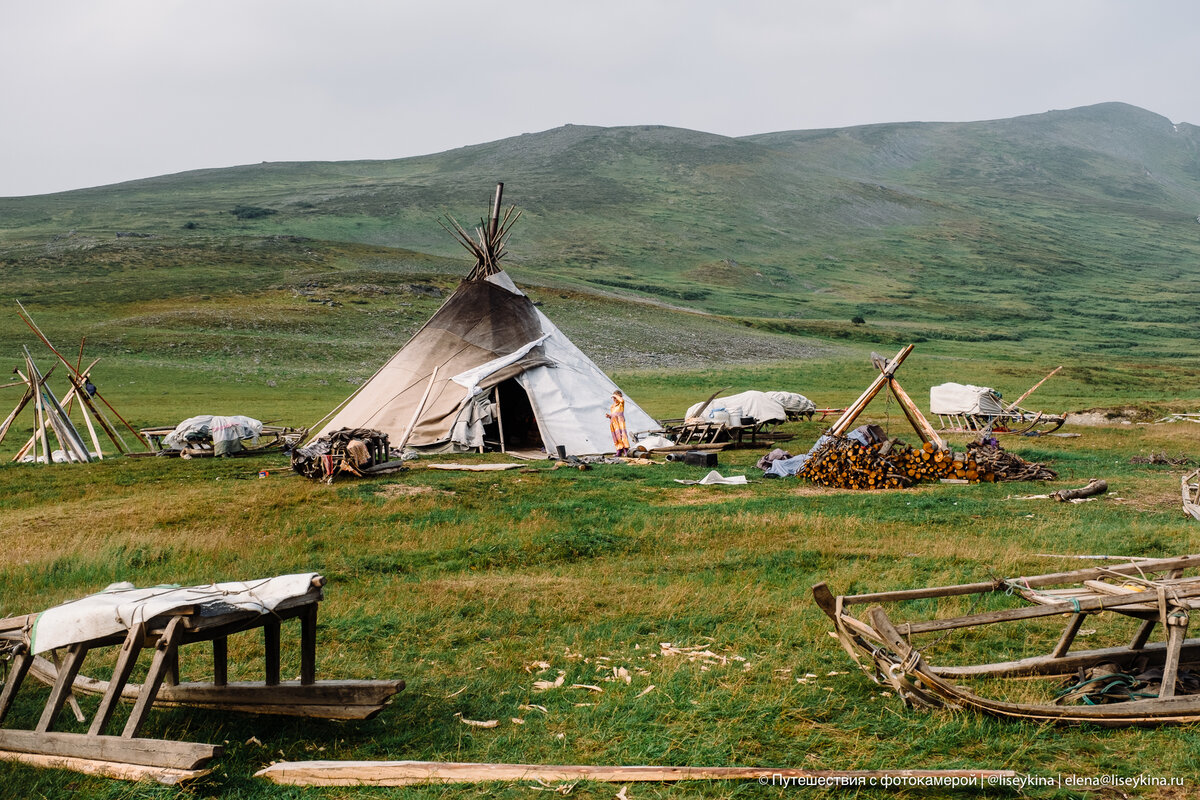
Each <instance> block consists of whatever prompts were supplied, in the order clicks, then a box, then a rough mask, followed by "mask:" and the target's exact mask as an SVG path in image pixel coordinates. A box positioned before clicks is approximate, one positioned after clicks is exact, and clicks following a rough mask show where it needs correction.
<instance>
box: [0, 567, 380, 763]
mask: <svg viewBox="0 0 1200 800" xmlns="http://www.w3.org/2000/svg"><path fill="white" fill-rule="evenodd" d="M324 582H325V580H324V578H322V577H321V576H320V575H317V574H315V573H308V574H301V575H284V576H279V577H275V578H267V579H265V580H259V581H248V582H244V583H243V582H236V583H220V584H210V585H208V586H193V587H174V586H165V587H164V586H160V587H154V588H151V589H132V588H131V589H116V590H110V591H105V592H100V593H99V594H96V595H92V596H90V597H86V598H83V599H82V600H77V601H75V602H72V603H67V604H65V605H62V606H57V607H55V608H52V609H49V610H47V611H44V612H42V613H40V614H28V615H25V616H20V617H12V618H9V619H5V620H0V655H3V656H4V657H5V658H7V659H8V660H9V661H10V662H11V663H10V664H9V665H8V669H7V671H6V673H7V680H6V681H5V683H4V688H3V691H2V692H0V725H3V723H4V720H5V718H6V717H7V716H9V712H10V711H12V709H13V707H14V700H15V699H16V697H17V694H18V692H20V691H21V690H22V689H23V688H27V684H29V683H30V681H28V680H27V679H28V678H33V679H35V680H36V681H40V682H42V683H45V684H47V685H49V686H50V687H51V689H50V694H49V697H48V698H47V699H46V701H45V706H44V708H43V710H42V713H41V716H40V718H39V719H38V721H37V723H36V724H34V725H33V727H32V729H16V728H14V727H0V759H4V760H16V761H24V762H26V763H32V764H35V765H39V766H53V767H63V768H67V769H76V770H79V771H83V772H89V773H93V774H99V775H105V776H109V777H117V778H146V777H149V778H153V779H156V780H159V781H161V782H166V783H176V782H179V781H182V780H187V779H190V778H193V777H196V776H198V775H202V774H204V773H205V772H207V770H206V769H205V765H206V764H207V762H208V761H210V760H211V759H212V758H214V757H216V756H218V755H220V754H221V752H222V750H223V748H222V747H221V746H220V745H214V744H202V743H193V742H180V741H171V740H163V739H153V738H144V737H142V736H141V733H142V729H143V727H144V726H145V724H146V721H147V719H148V715H149V712H150V709H151V708H152V707H155V706H158V707H164V706H189V707H194V708H202V709H209V710H221V711H238V712H247V713H255V714H274V715H286V716H299V717H311V718H319V719H334V720H350V719H366V718H369V717H371V716H373V715H375V714H377V713H378V712H379V711H380V710H381V709H382V708H383V707H384V706H385V705H386V704H387V703H388V702H389V701H390V699H391V697H392V696H393V695H395V694H396V693H397V692H399V691H400V690H401V689H403V688H404V681H400V680H383V681H360V680H353V681H318V680H317V679H316V626H317V603H318V602H319V601H320V600H321V587H322V586H323V585H324ZM289 620H298V622H299V627H300V665H299V680H296V681H282V680H280V673H281V666H280V632H281V625H282V623H284V622H286V621H289ZM257 629H261V630H262V635H263V643H264V667H263V673H264V679H263V680H262V681H237V682H231V681H229V680H228V676H229V657H228V644H227V642H228V638H229V636H231V635H233V634H237V633H242V632H246V631H252V630H257ZM198 643H209V644H210V646H211V654H212V656H211V662H209V661H208V660H207V659H206V660H205V663H206V664H207V663H211V670H212V677H211V679H206V680H198V681H189V682H182V681H181V680H180V677H181V674H182V671H183V670H182V669H181V660H180V651H181V649H182V648H184V647H185V646H187V645H192V644H198ZM114 646H119V648H120V649H119V651H118V654H117V658H116V663H115V666H114V667H113V669H112V677H111V678H110V679H109V680H107V681H105V680H96V679H93V678H89V677H86V676H85V675H83V674H82V668H83V665H84V660H85V658H86V657H87V656H88V654H89V653H90V652H91V651H93V650H99V649H101V648H108V647H114ZM143 650H149V651H150V653H151V661H150V665H149V668H148V671H147V673H146V675H145V678H144V679H143V681H142V683H141V684H134V683H130V678H131V677H132V675H133V670H134V667H135V665H136V663H137V661H138V657H139V656H140V655H141V653H142V651H143ZM207 671H208V670H207V668H206V669H205V672H206V673H207ZM206 677H207V676H206ZM76 693H79V694H91V695H99V696H100V702H99V705H98V706H97V707H96V709H95V711H94V712H93V713H92V716H91V719H90V721H89V720H88V718H87V716H86V715H85V714H84V713H83V711H82V709H81V707H80V705H79V704H78V702H77V701H76V700H75V694H76ZM121 701H127V702H131V703H132V704H133V707H132V709H131V710H130V711H129V713H128V715H127V716H125V718H124V722H123V724H119V719H118V714H117V711H118V706H119V705H120V703H121ZM68 702H70V703H71V706H72V710H73V711H74V713H75V718H76V721H77V724H75V725H73V726H72V727H80V726H82V725H83V724H84V723H87V729H86V732H60V731H59V730H56V729H57V728H58V727H59V725H60V723H62V720H61V719H60V718H61V717H62V716H63V710H64V706H65V705H66V704H67V703H68Z"/></svg>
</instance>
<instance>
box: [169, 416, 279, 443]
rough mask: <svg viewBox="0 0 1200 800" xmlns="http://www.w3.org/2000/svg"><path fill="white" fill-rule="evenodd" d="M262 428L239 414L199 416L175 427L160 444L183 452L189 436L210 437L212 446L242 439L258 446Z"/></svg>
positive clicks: (257, 422) (256, 421)
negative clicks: (251, 441) (250, 440)
mask: <svg viewBox="0 0 1200 800" xmlns="http://www.w3.org/2000/svg"><path fill="white" fill-rule="evenodd" d="M262 426H263V424H262V423H261V422H259V421H258V420H256V419H253V418H251V417H244V416H242V415H240V414H235V415H234V416H230V417H221V416H214V415H212V414H201V415H200V416H198V417H189V418H188V419H185V420H184V421H183V422H181V423H179V424H178V425H176V426H175V430H173V431H171V432H170V433H168V434H167V435H166V436H164V437H163V440H162V443H163V447H164V448H165V449H167V450H183V449H185V448H187V447H188V446H189V443H188V437H189V436H201V437H207V436H212V440H213V444H214V445H217V444H219V443H221V442H231V441H235V440H236V441H241V440H242V439H253V440H254V444H258V437H259V435H261V434H262Z"/></svg>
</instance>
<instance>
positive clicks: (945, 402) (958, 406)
mask: <svg viewBox="0 0 1200 800" xmlns="http://www.w3.org/2000/svg"><path fill="white" fill-rule="evenodd" d="M929 412H930V413H931V414H983V415H984V416H991V415H993V414H1001V413H1003V412H1004V406H1003V405H1002V404H1001V402H1000V395H999V394H998V393H997V392H996V390H995V389H990V388H988V387H987V386H972V385H970V384H963V383H943V384H942V385H941V386H934V387H932V388H931V389H930V390H929Z"/></svg>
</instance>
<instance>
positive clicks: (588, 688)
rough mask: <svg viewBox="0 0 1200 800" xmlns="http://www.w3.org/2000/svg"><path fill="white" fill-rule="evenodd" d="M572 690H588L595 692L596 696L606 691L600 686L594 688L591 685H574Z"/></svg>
mask: <svg viewBox="0 0 1200 800" xmlns="http://www.w3.org/2000/svg"><path fill="white" fill-rule="evenodd" d="M571 688H572V689H587V690H588V691H589V692H595V693H596V694H600V693H601V692H603V691H604V690H603V689H601V688H600V687H599V686H593V685H592V684H590V683H572V684H571Z"/></svg>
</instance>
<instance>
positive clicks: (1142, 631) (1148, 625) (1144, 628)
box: [1129, 619, 1158, 650]
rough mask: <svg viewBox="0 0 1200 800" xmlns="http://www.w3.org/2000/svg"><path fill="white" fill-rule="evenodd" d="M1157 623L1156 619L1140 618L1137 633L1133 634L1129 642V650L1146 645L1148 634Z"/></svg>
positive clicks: (1138, 648) (1148, 638)
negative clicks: (1140, 622)
mask: <svg viewBox="0 0 1200 800" xmlns="http://www.w3.org/2000/svg"><path fill="white" fill-rule="evenodd" d="M1157 624H1158V620H1155V619H1147V620H1142V624H1141V625H1139V626H1138V629H1137V633H1135V634H1134V635H1133V639H1132V640H1131V641H1130V642H1129V649H1130V650H1141V649H1142V648H1143V647H1145V646H1146V642H1148V641H1150V634H1151V632H1153V631H1154V626H1155V625H1157Z"/></svg>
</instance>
